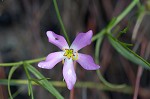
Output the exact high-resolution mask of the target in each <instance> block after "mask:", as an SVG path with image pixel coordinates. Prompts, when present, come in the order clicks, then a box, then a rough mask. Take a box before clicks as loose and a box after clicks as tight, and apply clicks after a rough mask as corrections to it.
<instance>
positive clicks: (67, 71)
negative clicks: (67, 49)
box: [63, 58, 76, 90]
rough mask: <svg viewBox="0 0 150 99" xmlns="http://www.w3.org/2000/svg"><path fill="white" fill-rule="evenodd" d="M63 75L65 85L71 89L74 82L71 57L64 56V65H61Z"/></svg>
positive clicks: (74, 75)
mask: <svg viewBox="0 0 150 99" xmlns="http://www.w3.org/2000/svg"><path fill="white" fill-rule="evenodd" d="M63 76H64V79H65V81H66V83H67V87H68V89H69V90H71V89H72V88H73V86H74V84H75V82H76V74H75V71H74V66H73V61H72V59H68V58H66V60H65V63H64V67H63Z"/></svg>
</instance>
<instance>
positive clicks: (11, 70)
mask: <svg viewBox="0 0 150 99" xmlns="http://www.w3.org/2000/svg"><path fill="white" fill-rule="evenodd" d="M18 67H19V66H14V67H12V68H11V69H10V72H9V74H8V94H9V96H10V99H13V97H12V94H11V90H10V80H11V77H12V75H13V73H14V72H15V71H16V69H17V68H18Z"/></svg>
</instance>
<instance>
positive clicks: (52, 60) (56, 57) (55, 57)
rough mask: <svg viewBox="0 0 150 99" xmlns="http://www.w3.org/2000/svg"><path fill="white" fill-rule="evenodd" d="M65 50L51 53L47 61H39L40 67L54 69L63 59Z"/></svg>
mask: <svg viewBox="0 0 150 99" xmlns="http://www.w3.org/2000/svg"><path fill="white" fill-rule="evenodd" d="M63 57H64V56H63V52H54V53H50V54H49V55H48V56H47V57H46V60H45V61H41V62H39V63H38V67H40V68H45V69H52V68H53V67H54V66H55V65H56V64H57V63H58V62H60V61H61V60H62V59H63Z"/></svg>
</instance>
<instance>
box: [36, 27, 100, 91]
mask: <svg viewBox="0 0 150 99" xmlns="http://www.w3.org/2000/svg"><path fill="white" fill-rule="evenodd" d="M46 34H47V36H48V40H49V42H50V43H52V44H54V45H56V46H57V47H59V48H60V49H61V50H62V51H59V52H53V53H50V54H49V55H48V56H47V57H46V60H45V61H42V62H39V64H38V66H39V67H40V68H45V69H52V68H53V67H54V66H55V65H56V64H57V63H58V62H60V61H64V67H63V77H64V79H65V81H66V83H67V87H68V89H69V90H71V89H72V88H73V86H74V84H75V82H76V73H75V70H74V65H73V61H77V62H78V63H79V64H80V65H81V66H82V67H83V68H84V69H86V70H96V69H99V68H100V66H98V65H96V64H95V63H94V60H93V58H92V57H91V56H90V55H86V54H81V53H78V51H79V50H80V49H81V48H83V47H85V46H87V45H89V44H91V39H92V35H93V32H92V31H91V30H90V31H88V32H87V33H79V34H78V35H77V37H76V38H75V40H74V41H73V43H72V44H71V46H70V47H69V45H68V43H67V42H66V40H65V38H64V37H63V36H60V35H57V34H55V33H54V32H52V31H48V32H47V33H46Z"/></svg>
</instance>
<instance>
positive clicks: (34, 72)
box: [27, 64, 64, 99]
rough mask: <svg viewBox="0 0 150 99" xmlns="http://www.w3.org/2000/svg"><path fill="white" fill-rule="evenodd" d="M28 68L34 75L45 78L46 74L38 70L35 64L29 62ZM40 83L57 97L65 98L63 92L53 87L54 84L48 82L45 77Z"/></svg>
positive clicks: (58, 98)
mask: <svg viewBox="0 0 150 99" xmlns="http://www.w3.org/2000/svg"><path fill="white" fill-rule="evenodd" d="M27 68H28V69H29V71H30V72H31V73H33V75H35V76H36V77H37V78H38V79H43V78H44V76H43V75H42V74H41V73H40V72H39V71H38V70H36V69H35V68H34V67H33V66H31V65H30V64H28V66H27ZM39 83H40V84H41V85H42V86H43V87H44V88H45V89H47V90H48V91H49V92H50V93H52V94H53V95H54V96H55V97H56V98H57V99H64V98H63V97H62V96H61V94H60V93H59V92H58V91H57V90H56V89H55V88H54V87H53V85H52V84H51V83H49V82H48V80H47V79H43V80H41V81H39Z"/></svg>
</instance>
